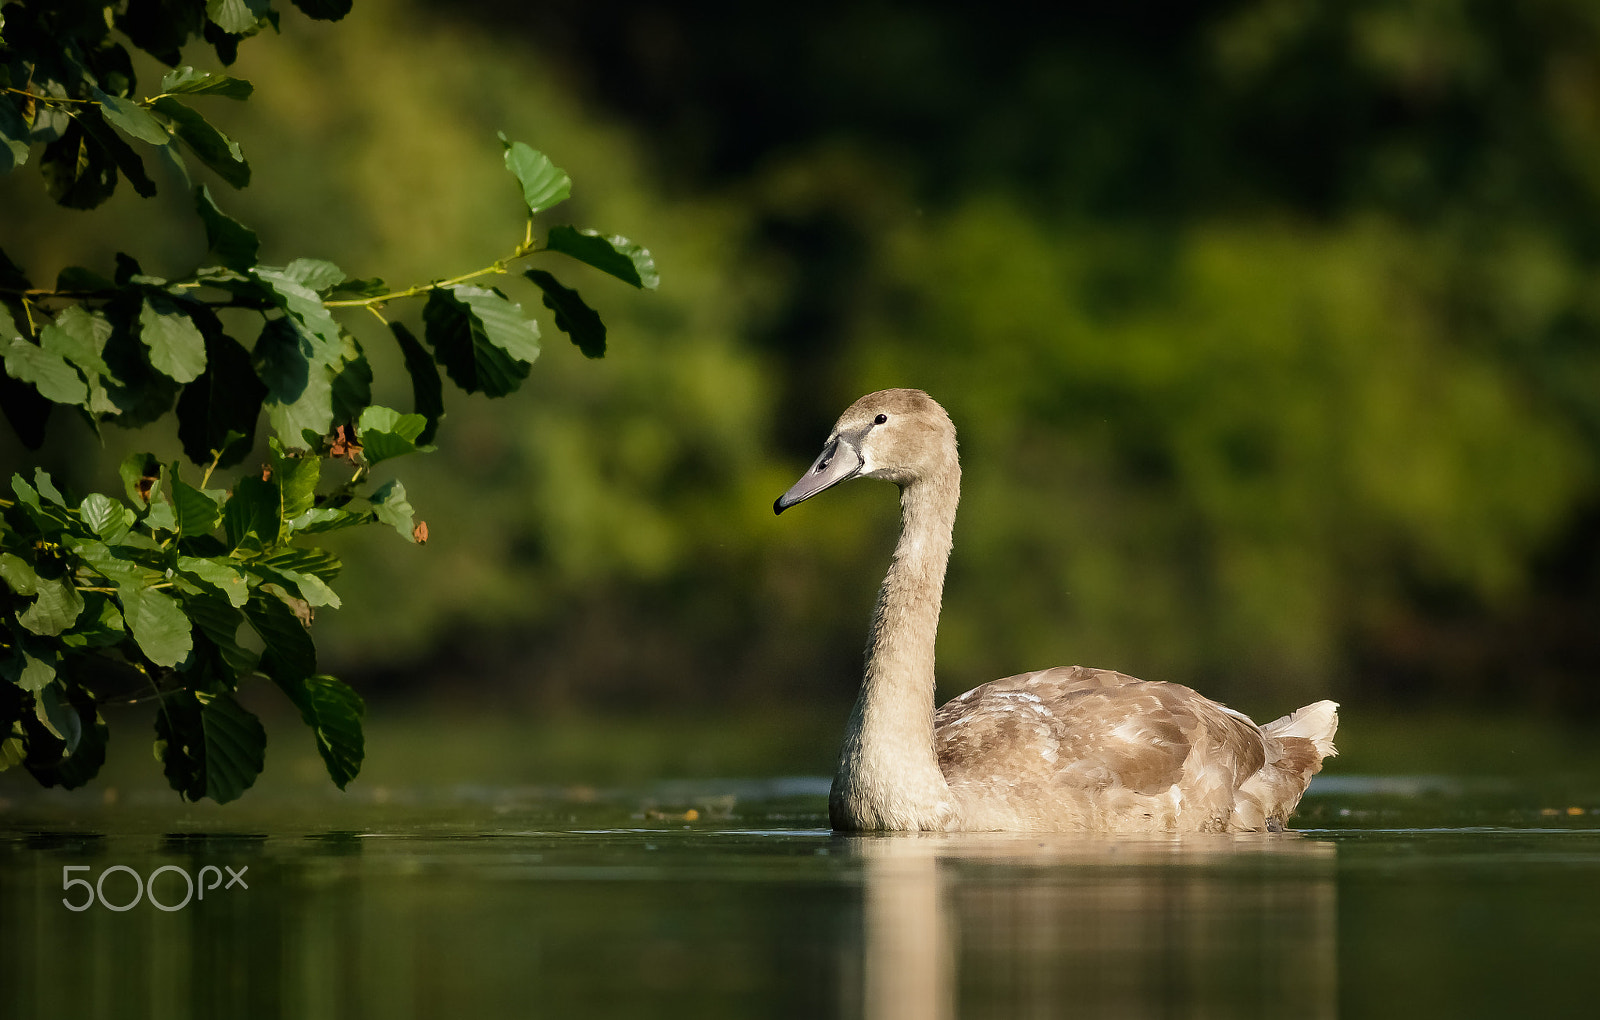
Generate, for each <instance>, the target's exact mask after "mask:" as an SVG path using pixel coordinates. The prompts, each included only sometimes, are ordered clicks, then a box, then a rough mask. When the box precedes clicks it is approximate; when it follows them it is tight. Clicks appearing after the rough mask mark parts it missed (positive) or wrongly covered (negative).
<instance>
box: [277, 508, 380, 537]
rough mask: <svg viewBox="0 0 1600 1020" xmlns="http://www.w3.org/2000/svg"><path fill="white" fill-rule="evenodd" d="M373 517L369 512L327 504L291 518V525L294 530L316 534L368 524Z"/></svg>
mask: <svg viewBox="0 0 1600 1020" xmlns="http://www.w3.org/2000/svg"><path fill="white" fill-rule="evenodd" d="M371 519H372V515H371V514H368V513H361V512H358V511H355V510H343V509H337V508H334V507H326V506H325V507H317V508H316V509H314V510H307V511H306V512H305V513H303V514H301V515H300V516H299V517H296V518H294V519H293V520H291V521H290V522H289V527H290V529H291V530H293V531H297V532H302V533H304V534H307V535H315V534H318V533H320V532H324V531H339V530H340V529H342V528H351V527H355V526H356V525H358V524H366V523H367V522H368V521H370V520H371Z"/></svg>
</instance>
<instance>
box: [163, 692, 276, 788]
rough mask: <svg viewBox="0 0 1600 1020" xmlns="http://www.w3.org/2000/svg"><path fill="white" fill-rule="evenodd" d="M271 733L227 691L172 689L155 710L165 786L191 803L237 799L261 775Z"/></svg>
mask: <svg viewBox="0 0 1600 1020" xmlns="http://www.w3.org/2000/svg"><path fill="white" fill-rule="evenodd" d="M266 752H267V732H266V730H264V729H263V728H262V726H261V720H259V719H257V718H256V717H255V716H254V715H252V714H250V712H248V711H246V710H245V708H244V707H243V706H242V705H240V704H239V703H238V702H237V701H235V700H234V697H233V695H232V694H229V693H227V692H225V691H215V692H212V691H200V692H195V691H187V690H185V691H173V692H170V693H168V694H166V695H164V696H163V697H162V699H161V706H160V708H159V710H158V711H157V712H156V756H157V757H158V758H160V759H161V762H162V764H163V766H164V769H165V772H166V775H167V782H168V783H170V784H171V785H172V788H173V789H174V790H177V791H178V792H179V793H181V794H183V795H184V796H185V797H187V798H188V799H190V800H192V801H197V800H199V799H200V798H202V797H210V798H211V799H212V800H214V801H216V802H217V803H218V804H226V803H227V802H228V801H230V800H235V799H237V798H238V797H239V795H240V794H242V793H244V791H245V790H248V789H249V788H250V787H251V785H252V784H254V783H255V781H256V777H257V776H259V775H260V774H261V768H262V766H263V765H264V764H265V761H266Z"/></svg>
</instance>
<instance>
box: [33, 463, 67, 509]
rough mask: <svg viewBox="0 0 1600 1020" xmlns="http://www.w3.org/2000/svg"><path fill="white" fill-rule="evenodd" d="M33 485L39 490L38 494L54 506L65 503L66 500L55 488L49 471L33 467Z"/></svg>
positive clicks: (64, 504)
mask: <svg viewBox="0 0 1600 1020" xmlns="http://www.w3.org/2000/svg"><path fill="white" fill-rule="evenodd" d="M33 487H34V488H35V489H37V490H39V495H41V496H43V497H44V498H45V499H48V500H49V501H50V502H52V503H54V504H55V505H56V506H66V505H67V501H66V500H65V499H64V498H62V495H61V492H60V490H58V489H57V488H56V483H55V482H54V481H53V480H52V479H51V477H50V472H48V471H46V470H45V469H44V468H42V467H36V468H34V469H33Z"/></svg>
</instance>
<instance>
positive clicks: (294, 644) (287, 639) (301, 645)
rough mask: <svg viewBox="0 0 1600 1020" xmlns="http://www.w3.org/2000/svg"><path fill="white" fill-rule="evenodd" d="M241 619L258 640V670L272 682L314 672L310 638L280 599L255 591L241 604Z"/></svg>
mask: <svg viewBox="0 0 1600 1020" xmlns="http://www.w3.org/2000/svg"><path fill="white" fill-rule="evenodd" d="M244 618H245V619H246V620H247V621H249V623H250V626H251V627H252V628H253V629H254V630H255V632H256V634H257V635H258V636H259V637H260V638H261V641H262V643H263V644H265V645H266V649H265V650H264V651H263V652H262V653H261V668H262V670H263V671H265V672H266V674H267V675H268V676H270V677H272V678H273V679H274V680H278V681H285V680H298V679H302V678H304V677H308V676H311V675H313V674H314V673H316V671H317V648H316V645H314V644H312V643H311V635H310V634H308V633H307V632H306V628H305V625H304V624H302V623H301V622H300V618H299V617H298V616H296V615H295V612H294V610H292V609H290V608H289V605H288V604H287V603H286V602H284V600H283V599H281V598H279V597H277V596H276V595H274V594H273V593H272V592H270V591H267V590H265V589H260V588H258V589H257V590H256V591H254V592H252V593H251V595H250V601H249V602H247V603H245V607H244Z"/></svg>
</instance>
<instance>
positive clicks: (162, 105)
mask: <svg viewBox="0 0 1600 1020" xmlns="http://www.w3.org/2000/svg"><path fill="white" fill-rule="evenodd" d="M150 106H151V108H152V109H154V110H155V111H156V112H157V113H160V114H163V115H164V116H166V117H169V118H171V120H172V129H173V131H174V133H176V134H177V136H178V139H179V140H180V141H182V142H183V144H184V145H186V146H188V148H189V151H190V152H192V153H194V154H195V157H196V158H198V159H199V160H200V162H202V163H204V164H205V165H206V166H208V167H210V168H211V169H212V170H214V171H216V174H217V176H218V177H221V178H222V179H223V180H224V181H227V182H228V183H229V184H231V185H233V186H234V187H235V188H242V187H244V186H246V185H247V184H249V183H250V164H249V163H246V162H245V159H244V153H243V152H241V151H240V150H239V146H238V144H237V143H236V142H234V141H232V140H231V139H230V138H228V136H227V135H225V134H223V133H222V132H221V131H218V130H217V129H216V128H214V127H212V126H211V125H210V124H209V123H207V122H206V119H205V118H204V117H202V116H200V114H198V113H196V112H195V111H194V110H192V109H190V108H189V107H187V106H185V105H184V104H182V103H180V102H178V101H177V100H176V99H173V98H172V97H170V96H162V97H161V98H159V99H157V100H155V101H154V102H153V103H151V104H150Z"/></svg>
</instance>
